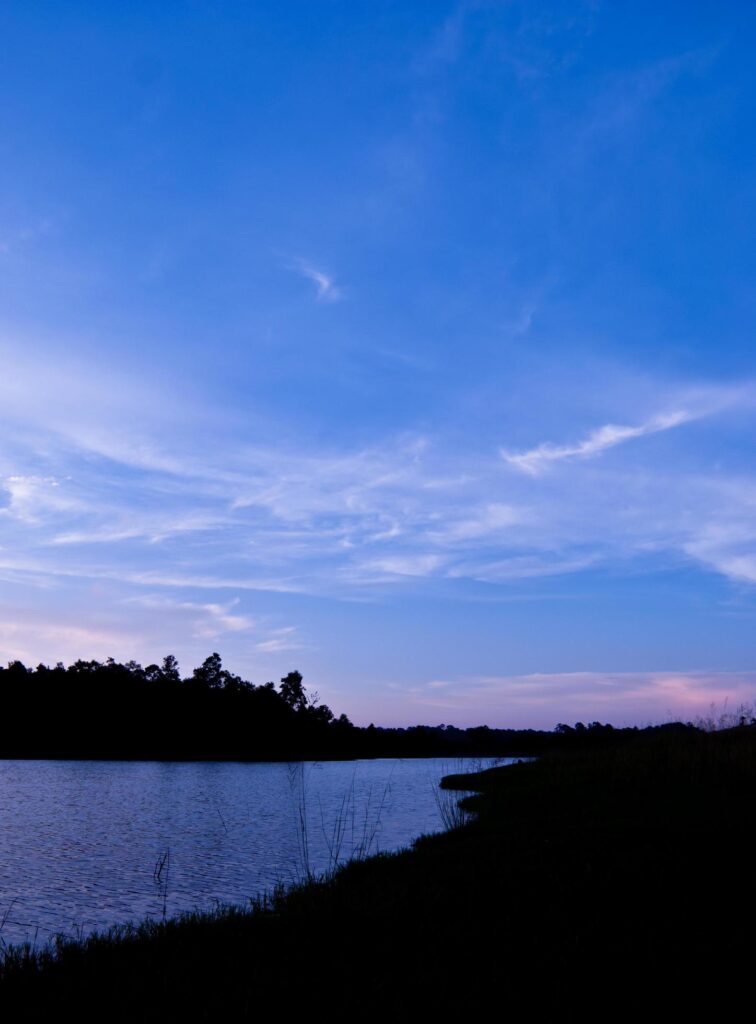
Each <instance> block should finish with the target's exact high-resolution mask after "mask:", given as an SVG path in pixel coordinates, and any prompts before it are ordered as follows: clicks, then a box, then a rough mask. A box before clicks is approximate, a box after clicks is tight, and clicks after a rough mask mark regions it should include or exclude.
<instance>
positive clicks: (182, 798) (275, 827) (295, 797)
mask: <svg viewBox="0 0 756 1024" xmlns="http://www.w3.org/2000/svg"><path fill="white" fill-rule="evenodd" d="M492 763H493V762H492V761H490V760H486V761H484V762H482V763H481V762H480V761H478V760H476V761H472V760H466V761H459V760H449V759H446V760H444V759H441V758H432V759H430V758H429V759H422V760H376V761H347V762H338V761H325V762H314V763H313V762H306V763H303V764H300V765H296V766H291V767H290V766H288V765H285V764H227V763H220V762H218V763H210V764H208V763H200V762H189V763H185V762H168V763H165V762H153V761H148V762H109V761H0V925H2V930H0V939H1V940H2V941H4V942H6V943H12V942H24V941H32V942H34V941H35V942H37V943H42V942H44V941H45V940H46V939H47V938H49V937H50V935H52V934H53V933H55V932H65V933H67V934H72V935H76V934H81V933H84V932H88V931H91V930H93V929H95V928H104V927H107V926H108V925H111V924H116V923H125V922H127V921H133V920H139V919H142V918H144V917H152V918H159V917H162V915H163V909H164V907H165V911H166V913H167V914H168V915H169V916H170V915H172V914H176V913H179V912H180V911H183V910H194V909H196V908H199V909H210V908H212V907H213V906H215V905H216V904H217V903H218V902H220V903H243V902H245V901H246V900H248V898H249V897H250V896H253V895H254V894H256V893H260V892H263V891H265V890H269V889H270V888H271V887H272V886H273V885H275V884H276V883H278V882H283V883H290V882H292V881H294V880H296V879H297V878H301V877H302V875H303V873H304V868H305V866H306V865H305V860H306V857H307V858H308V859H309V866H310V869H311V870H313V871H315V872H320V871H322V870H324V869H326V868H328V866H329V861H330V860H332V859H333V858H334V857H336V856H338V858H339V860H340V861H343V860H345V859H348V857H349V856H350V855H351V854H352V853H353V852H359V851H360V850H369V852H370V853H374V852H376V851H379V850H397V849H399V848H401V847H403V846H407V845H409V843H410V842H411V841H412V840H413V839H415V838H416V837H417V836H419V835H421V834H423V833H426V832H435V831H439V830H440V829H441V828H442V827H443V826H442V817H441V812H440V810H439V806H438V802H437V783H438V780H439V779H440V778H441V776H442V775H444V774H448V773H449V772H454V771H465V770H472V769H476V768H479V767H488V766H489V765H490V764H492ZM447 798H448V797H447ZM302 811H303V812H304V817H305V820H306V822H307V826H306V829H303V828H302V827H301V826H300V824H299V820H300V812H302ZM339 823H341V828H340V829H339ZM303 836H306V839H307V846H308V851H307V854H305V852H304V850H303V844H302V838H303ZM161 862H162V863H163V867H162V870H160V863H161Z"/></svg>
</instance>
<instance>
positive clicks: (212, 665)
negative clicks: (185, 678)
mask: <svg viewBox="0 0 756 1024" xmlns="http://www.w3.org/2000/svg"><path fill="white" fill-rule="evenodd" d="M193 679H194V680H195V682H197V683H199V684H200V685H201V686H203V687H207V689H208V690H219V689H221V688H222V687H223V684H224V682H225V679H226V673H225V672H224V671H223V661H222V660H221V656H220V654H218V653H217V651H215V652H213V654H211V655H210V657H209V658H205V660H204V661H203V662H202V665H201V666H200V667H199V668H195V670H194V672H193Z"/></svg>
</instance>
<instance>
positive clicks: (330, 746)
mask: <svg viewBox="0 0 756 1024" xmlns="http://www.w3.org/2000/svg"><path fill="white" fill-rule="evenodd" d="M662 728H666V729H669V728H672V729H680V728H686V726H680V725H676V726H664V727H662ZM687 728H689V729H692V728H693V726H692V725H689V726H687ZM637 731H638V730H637V729H619V730H613V729H612V727H611V726H610V725H602V724H600V723H599V722H592V723H590V724H589V725H587V726H585V725H583V724H582V723H577V724H576V725H575V726H574V727H573V726H567V725H558V726H557V728H556V729H555V730H554V732H545V731H537V730H533V729H489V728H488V727H487V726H479V727H477V728H471V729H458V728H456V727H454V726H451V725H439V726H425V725H416V726H412V727H410V728H407V729H385V728H380V727H376V726H374V725H370V726H367V727H366V728H360V727H358V726H355V725H353V724H352V723H351V722H350V721H349V719H348V718H347V717H346V715H343V714H342V715H340V716H339V717H336V715H334V713H333V712H332V711H331V709H330V708H329V707H328V706H327V705H325V704H321V703H320V702H319V700H318V696H317V694H308V693H307V691H306V689H305V687H304V685H303V680H302V676H301V674H300V673H299V672H289V673H288V675H286V676H285V677H284V678H283V679H282V680H281V682H280V684H279V686H278V688H276V687H275V685H274V684H273V683H272V682H268V683H264V684H262V685H254V684H253V683H249V682H246V681H245V680H243V679H241V678H239V676H235V675H233V674H232V673H231V672H228V671H227V670H226V669H224V668H223V664H222V661H221V658H220V655H218V654H212V655H210V657H209V658H207V659H206V660H205V661H204V662H203V664H202V665H201V666H200V667H199V668H196V669H194V671H193V673H192V674H191V675H190V676H188V677H187V678H184V679H182V678H181V675H180V673H179V669H178V665H177V663H176V659H175V658H173V657H172V656H171V655H169V656H168V657H166V658H165V659H164V660H163V663H162V665H148V666H147V667H146V668H143V667H142V666H141V665H139V664H137V663H136V662H133V661H131V662H128V663H126V664H120V663H118V662H116V661H114V660H113V659H108V661H106V662H105V663H101V662H97V661H77V662H75V663H74V664H73V665H71V666H69V667H68V668H65V667H64V666H63V665H57V666H56V667H55V668H48V667H47V666H45V665H39V666H38V667H37V668H36V669H29V668H27V667H26V666H25V665H23V664H22V663H21V662H19V661H15V662H12V663H11V664H10V665H9V666H8V667H7V668H0V758H95V759H96V758H102V759H110V760H161V761H173V760H189V761H293V760H338V759H344V758H369V757H432V756H452V757H454V756H456V757H461V756H465V755H474V756H487V755H490V756H528V755H539V754H544V753H547V752H549V751H556V750H567V749H571V748H573V747H576V746H578V747H583V746H585V745H586V744H597V743H602V742H604V739H605V738H606V737H607V736H610V737H611V738H612V741H613V742H615V743H619V742H623V741H631V740H632V738H633V736H634V735H635V734H636V733H637Z"/></svg>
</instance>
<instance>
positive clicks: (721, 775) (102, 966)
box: [0, 726, 756, 1021]
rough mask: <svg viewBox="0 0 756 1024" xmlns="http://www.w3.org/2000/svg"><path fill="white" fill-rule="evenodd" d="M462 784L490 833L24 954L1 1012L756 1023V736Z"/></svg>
mask: <svg viewBox="0 0 756 1024" xmlns="http://www.w3.org/2000/svg"><path fill="white" fill-rule="evenodd" d="M446 785H447V786H449V787H455V786H458V787H462V788H464V789H466V790H470V789H471V788H474V789H475V790H476V794H475V795H473V796H468V797H466V798H465V801H466V804H467V806H468V807H469V808H471V809H474V810H475V811H476V812H477V816H476V818H475V819H474V820H473V821H472V822H471V823H468V824H466V825H463V826H461V827H457V828H453V829H451V830H450V831H448V832H446V833H443V834H441V835H439V836H435V837H425V838H423V839H421V840H420V841H418V842H417V843H416V845H415V848H414V849H413V850H411V851H407V852H403V853H400V854H394V855H384V856H379V857H376V858H372V859H369V860H365V861H361V862H357V863H352V864H350V865H347V866H346V867H345V868H343V869H341V870H340V871H338V872H336V873H335V875H333V876H332V877H331V878H329V879H327V880H324V881H321V882H318V883H313V884H308V885H304V886H302V887H300V888H298V889H296V890H294V891H290V892H289V893H286V894H283V893H282V894H280V895H278V896H276V897H275V898H273V899H271V900H269V901H261V902H259V903H258V904H257V905H256V906H255V907H253V908H252V909H251V910H249V911H247V912H243V911H241V910H229V911H225V912H219V913H217V914H216V915H213V916H205V917H199V916H198V917H194V918H186V919H183V920H179V921H168V922H165V923H161V924H152V925H145V926H142V927H140V928H136V929H134V930H131V931H129V930H126V931H124V930H121V931H119V932H115V933H113V935H111V936H105V937H97V938H92V939H89V940H88V941H85V942H83V943H63V944H61V945H60V946H59V948H58V949H57V951H54V952H49V953H45V954H43V955H34V954H32V953H31V952H29V951H23V950H21V951H19V950H16V951H13V952H12V953H11V955H9V956H8V958H7V960H6V963H5V966H4V968H3V970H2V976H1V977H0V1013H1V1012H3V1011H4V1012H5V1013H6V1015H7V1017H6V1019H8V1020H13V1021H16V1020H19V1021H22V1020H43V1019H57V1018H58V1017H59V1016H60V1014H61V1013H67V1012H70V1014H71V1015H75V1019H77V1020H79V1021H81V1020H93V1019H97V1020H109V1021H110V1020H116V1021H168V1020H186V1019H191V1020H195V1019H204V1020H214V1021H222V1020H223V1021H225V1020H252V1019H256V1018H258V1017H261V1019H266V1018H267V1016H268V1014H269V1013H270V1012H271V1010H272V1009H275V1010H276V1011H277V1013H286V1012H287V1011H294V1012H300V1013H306V1014H307V1017H308V1019H314V1020H322V1019H326V1018H328V1019H333V1018H336V1019H344V1018H345V1017H347V1016H348V1017H350V1019H361V1018H362V1017H365V1016H369V1017H370V1018H371V1019H372V1018H374V1017H375V1016H377V1015H386V1014H389V1015H390V1017H388V1018H386V1019H402V1020H404V1019H410V1018H412V1017H415V1016H420V1015H422V1016H423V1018H426V1017H427V1016H428V1015H430V1014H432V1015H434V1016H436V1017H437V1018H439V1019H451V1018H452V1017H455V1016H460V1015H464V1017H465V1018H466V1019H469V1015H470V1014H478V1015H481V1014H482V1013H483V1012H486V1016H487V1017H489V1016H490V1017H494V1016H495V1017H496V1018H497V1019H504V1020H517V1019H520V1020H535V1021H542V1020H549V1021H550V1020H554V1021H564V1020H576V1021H577V1020H580V1021H584V1020H598V1019H601V1020H625V1019H630V1018H634V1019H643V1020H650V1021H657V1020H668V1019H669V1020H680V1019H683V1016H684V1015H686V1014H688V1013H693V1012H696V1015H697V1017H698V1016H702V1015H703V1016H706V1015H707V1014H712V1015H715V1019H717V1020H728V1019H733V1017H734V1013H735V1010H734V1007H735V1006H736V1004H737V1002H738V1001H739V1000H743V1002H744V1004H745V1006H744V1009H743V1011H742V1012H743V1013H749V1012H750V1010H749V1007H750V1003H751V1001H752V999H753V992H752V990H753V963H754V952H756V950H755V945H756V943H755V941H754V909H756V908H755V907H754V903H755V902H756V898H755V897H754V875H753V868H754V838H753V834H752V826H753V820H754V794H756V729H754V728H753V727H752V726H742V727H739V728H734V729H730V730H727V731H723V732H717V733H706V732H703V731H701V730H691V729H680V730H677V731H675V730H666V731H662V732H659V731H648V732H639V733H638V734H636V736H635V737H634V738H633V739H632V741H626V742H621V743H618V742H615V741H614V739H613V738H612V737H606V738H605V742H604V743H602V744H597V743H594V744H593V745H592V746H591V747H590V748H585V749H583V750H577V749H575V750H573V751H571V752H569V753H561V754H556V755H549V756H546V757H544V758H542V759H541V760H539V761H536V762H531V763H522V764H518V765H514V766H512V767H505V768H499V769H493V770H491V771H488V772H483V773H480V774H479V775H477V776H469V775H468V776H462V777H449V778H448V779H447V780H446ZM460 795H461V794H460ZM379 1019H381V1018H380V1017H379Z"/></svg>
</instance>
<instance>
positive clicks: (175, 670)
mask: <svg viewBox="0 0 756 1024" xmlns="http://www.w3.org/2000/svg"><path fill="white" fill-rule="evenodd" d="M160 671H161V672H162V673H163V678H164V679H165V680H166V681H168V682H171V683H180V682H181V673H180V672H179V664H178V662H177V661H176V659H175V658H174V656H173V655H172V654H166V656H165V657H164V658H163V664H162V666H161V669H160Z"/></svg>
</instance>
